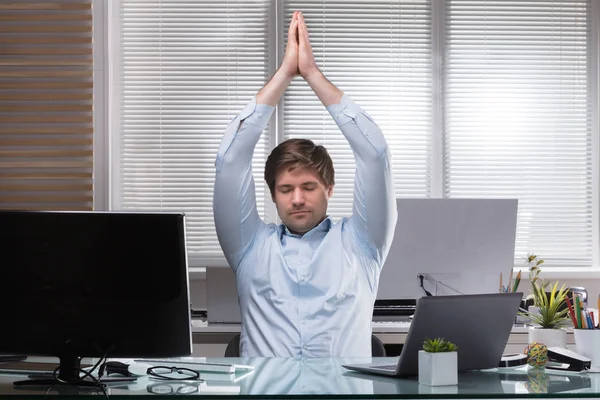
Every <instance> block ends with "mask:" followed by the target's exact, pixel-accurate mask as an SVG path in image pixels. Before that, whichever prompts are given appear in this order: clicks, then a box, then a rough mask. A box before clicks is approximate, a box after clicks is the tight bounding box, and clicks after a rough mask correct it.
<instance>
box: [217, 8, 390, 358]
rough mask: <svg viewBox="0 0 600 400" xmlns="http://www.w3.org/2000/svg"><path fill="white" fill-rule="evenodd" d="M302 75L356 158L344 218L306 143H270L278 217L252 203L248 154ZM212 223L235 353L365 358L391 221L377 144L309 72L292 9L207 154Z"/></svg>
mask: <svg viewBox="0 0 600 400" xmlns="http://www.w3.org/2000/svg"><path fill="white" fill-rule="evenodd" d="M298 75H300V76H302V78H304V79H305V80H306V82H307V83H308V84H309V86H310V87H311V88H312V90H313V91H314V92H315V94H316V95H317V97H318V98H319V99H320V100H321V102H322V103H323V105H324V106H325V107H326V108H327V110H328V111H329V113H330V114H331V116H332V117H333V119H334V121H335V122H336V123H337V125H338V126H339V128H340V130H341V131H342V133H343V134H344V136H345V137H346V139H347V140H348V142H349V143H350V146H351V148H352V151H353V152H354V157H355V161H356V176H355V188H354V206H353V213H352V216H350V217H349V218H342V219H341V220H340V221H338V222H336V223H334V222H333V221H332V219H331V218H330V217H328V216H327V204H328V201H329V199H330V197H331V196H332V194H333V189H334V183H335V182H334V170H333V163H332V160H331V158H330V157H329V154H328V153H327V150H326V149H325V148H324V147H323V146H317V145H315V144H314V143H313V142H312V141H310V140H303V139H290V140H287V141H285V142H283V143H281V144H280V145H278V146H277V147H276V148H275V149H274V150H273V151H272V153H271V154H270V155H269V157H268V159H267V162H266V165H265V172H264V175H265V180H266V183H267V185H268V187H269V190H270V192H271V198H272V200H273V202H274V203H275V205H276V208H277V212H278V214H279V217H280V219H281V221H282V224H280V225H279V226H278V225H275V224H266V223H264V222H263V221H262V220H261V219H260V216H259V215H258V212H257V210H256V198H255V188H254V181H253V178H252V165H251V164H252V154H253V151H254V147H255V145H256V143H257V142H258V139H259V137H260V135H261V134H262V131H263V130H264V128H265V127H266V125H267V123H268V121H269V118H270V116H271V114H272V112H273V110H274V107H275V105H276V104H277V103H278V102H279V99H280V98H281V96H282V95H283V93H284V92H285V90H286V88H287V87H288V85H289V84H290V82H291V81H292V80H293V79H294V78H295V77H296V76H298ZM215 166H216V171H217V172H216V178H215V191H214V218H215V225H216V229H217V235H218V238H219V243H220V244H221V247H222V249H223V252H224V254H225V257H226V258H227V261H228V263H229V265H230V266H231V268H232V269H233V271H234V273H235V275H236V279H237V288H238V296H239V302H240V308H241V314H242V331H241V338H240V350H241V355H242V356H246V357H258V356H261V357H295V356H305V357H336V356H340V357H341V356H343V357H370V356H371V319H372V313H373V304H374V301H375V296H376V293H377V285H378V280H379V275H380V272H381V268H382V266H383V263H384V261H385V258H386V255H387V253H388V249H389V246H390V244H391V242H392V237H393V233H394V227H395V224H396V218H397V213H396V208H395V199H394V189H393V183H392V176H391V170H390V156H389V151H388V146H387V143H386V141H385V139H384V137H383V135H382V133H381V131H380V129H379V128H378V126H377V125H376V124H375V122H373V120H372V119H371V118H370V117H369V116H368V115H367V114H366V113H365V112H364V111H363V110H362V109H361V108H360V107H359V106H358V105H356V104H355V103H354V102H353V101H352V100H351V99H350V98H349V97H348V96H347V95H345V94H344V93H343V92H342V91H341V90H340V89H338V88H337V87H336V86H335V85H333V84H332V83H331V82H330V81H329V80H327V78H326V77H325V76H324V75H323V73H322V72H321V71H320V70H319V68H318V66H317V64H316V62H315V58H314V56H313V51H312V47H311V44H310V41H309V35H308V31H307V27H306V24H305V21H304V17H303V15H302V14H301V13H300V12H295V13H294V14H293V16H292V20H291V22H290V27H289V31H288V42H287V46H286V50H285V55H284V57H283V61H282V63H281V65H280V67H279V68H278V70H277V72H276V73H275V74H274V75H273V76H272V77H271V79H270V80H269V81H268V82H267V83H266V84H265V86H264V87H263V88H262V89H261V90H260V91H259V92H258V93H257V94H256V96H255V98H254V99H252V100H251V101H250V103H249V104H248V105H247V106H246V107H245V108H244V109H243V110H242V111H241V112H240V113H239V114H238V115H237V117H236V118H234V120H233V121H232V122H231V123H230V124H229V126H228V127H227V130H226V132H225V135H224V137H223V140H222V142H221V145H220V147H219V150H218V154H217V159H216V162H215Z"/></svg>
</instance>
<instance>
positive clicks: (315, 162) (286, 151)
mask: <svg viewBox="0 0 600 400" xmlns="http://www.w3.org/2000/svg"><path fill="white" fill-rule="evenodd" d="M284 167H285V168H287V169H288V171H293V170H294V169H296V168H306V169H308V170H310V171H312V172H314V173H316V174H317V175H318V176H319V179H320V180H321V183H322V184H323V185H324V186H325V187H327V188H329V187H331V186H333V185H334V183H335V181H334V171H333V161H332V160H331V157H330V156H329V153H328V152H327V149H326V148H325V147H323V146H320V145H319V146H317V145H315V143H314V142H313V141H312V140H308V139H288V140H286V141H284V142H281V143H280V144H279V145H278V146H277V147H275V148H274V149H273V151H272V152H271V154H270V155H269V157H268V158H267V162H266V164H265V181H266V182H267V185H268V186H269V190H270V191H271V197H274V196H275V176H276V174H277V171H278V170H279V169H280V168H284Z"/></svg>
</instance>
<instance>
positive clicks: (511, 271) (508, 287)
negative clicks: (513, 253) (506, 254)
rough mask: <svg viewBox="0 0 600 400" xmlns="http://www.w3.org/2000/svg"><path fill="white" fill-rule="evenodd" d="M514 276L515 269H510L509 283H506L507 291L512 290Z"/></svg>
mask: <svg viewBox="0 0 600 400" xmlns="http://www.w3.org/2000/svg"><path fill="white" fill-rule="evenodd" d="M512 277H513V269H512V268H511V269H510V275H508V283H507V284H506V291H507V292H510V291H511V290H512V287H511V286H512V284H513V283H512V281H513V280H512Z"/></svg>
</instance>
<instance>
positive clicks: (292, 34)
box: [288, 11, 298, 41]
mask: <svg viewBox="0 0 600 400" xmlns="http://www.w3.org/2000/svg"><path fill="white" fill-rule="evenodd" d="M297 32H298V11H294V15H293V16H292V20H291V21H290V27H289V28H288V41H291V40H292V38H295V39H296V41H297V36H298V35H297Z"/></svg>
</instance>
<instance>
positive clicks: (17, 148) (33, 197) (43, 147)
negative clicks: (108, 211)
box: [0, 0, 93, 210]
mask: <svg viewBox="0 0 600 400" xmlns="http://www.w3.org/2000/svg"><path fill="white" fill-rule="evenodd" d="M91 2H92V0H53V1H52V2H48V1H30V0H25V1H1V2H0V208H2V209H41V210H49V209H52V210H91V209H92V208H93V182H92V179H93V171H92V167H93V157H92V146H93V127H92V122H93V117H92V111H93V110H92V109H93V106H92V100H93V95H92V89H93V83H92V82H93V54H92V8H91Z"/></svg>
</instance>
